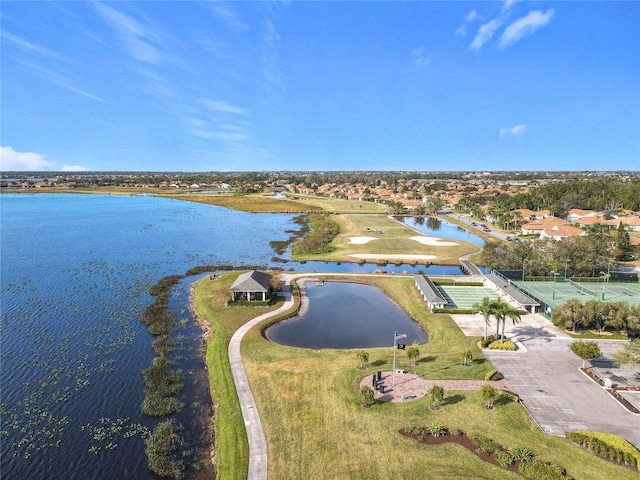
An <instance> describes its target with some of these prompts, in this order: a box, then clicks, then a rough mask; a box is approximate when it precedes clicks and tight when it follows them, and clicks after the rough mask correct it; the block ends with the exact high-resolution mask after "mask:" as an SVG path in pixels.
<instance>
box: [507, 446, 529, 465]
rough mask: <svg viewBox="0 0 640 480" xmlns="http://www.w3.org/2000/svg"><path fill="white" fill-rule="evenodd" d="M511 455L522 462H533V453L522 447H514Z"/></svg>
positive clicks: (510, 451)
mask: <svg viewBox="0 0 640 480" xmlns="http://www.w3.org/2000/svg"><path fill="white" fill-rule="evenodd" d="M509 453H510V454H511V455H512V456H513V458H515V459H516V460H519V461H521V462H530V461H531V460H533V452H532V451H531V450H529V449H528V448H527V447H523V446H522V445H514V446H513V447H511V448H510V449H509Z"/></svg>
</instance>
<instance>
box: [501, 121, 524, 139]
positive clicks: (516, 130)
mask: <svg viewBox="0 0 640 480" xmlns="http://www.w3.org/2000/svg"><path fill="white" fill-rule="evenodd" d="M526 130H527V126H526V125H524V124H520V125H516V126H515V127H511V128H501V129H500V130H499V132H498V133H499V134H500V138H503V137H517V136H520V135H522V134H524V132H525V131H526Z"/></svg>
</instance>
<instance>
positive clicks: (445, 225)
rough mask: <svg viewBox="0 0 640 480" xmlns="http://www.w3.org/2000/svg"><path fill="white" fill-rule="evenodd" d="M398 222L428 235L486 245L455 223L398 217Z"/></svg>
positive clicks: (437, 219)
mask: <svg viewBox="0 0 640 480" xmlns="http://www.w3.org/2000/svg"><path fill="white" fill-rule="evenodd" d="M398 220H400V221H401V222H403V223H405V224H406V225H408V226H410V227H413V228H415V229H416V230H419V231H420V232H422V233H426V234H427V235H432V236H434V237H441V238H449V239H451V240H464V241H466V242H471V243H475V244H476V245H484V240H483V239H482V238H480V237H478V236H476V235H473V234H472V233H470V232H469V231H468V230H465V229H464V228H462V227H459V226H458V225H456V224H454V223H450V222H447V221H446V220H442V219H440V218H436V217H426V218H419V217H398Z"/></svg>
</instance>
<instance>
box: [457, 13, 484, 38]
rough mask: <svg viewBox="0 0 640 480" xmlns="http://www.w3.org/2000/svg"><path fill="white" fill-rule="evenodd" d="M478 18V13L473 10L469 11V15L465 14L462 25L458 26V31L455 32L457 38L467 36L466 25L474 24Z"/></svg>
mask: <svg viewBox="0 0 640 480" xmlns="http://www.w3.org/2000/svg"><path fill="white" fill-rule="evenodd" d="M478 18H480V17H479V16H478V12H476V11H475V10H471V11H470V12H469V13H467V16H466V18H465V20H464V23H463V24H462V25H460V27H458V29H457V30H456V35H457V36H459V37H465V36H466V35H467V24H468V23H472V22H475V21H476V20H478Z"/></svg>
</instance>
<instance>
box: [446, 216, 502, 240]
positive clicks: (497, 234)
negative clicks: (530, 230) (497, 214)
mask: <svg viewBox="0 0 640 480" xmlns="http://www.w3.org/2000/svg"><path fill="white" fill-rule="evenodd" d="M442 213H443V214H444V215H447V216H449V217H451V218H455V219H456V220H458V221H459V222H462V223H464V225H465V228H466V229H467V230H469V231H470V232H471V233H475V232H476V231H477V232H482V233H485V234H486V235H489V236H491V237H494V238H496V239H498V240H506V239H507V237H510V236H511V237H512V236H513V234H508V233H503V232H500V231H496V230H494V229H493V225H489V228H490V229H491V231H490V232H484V231H483V229H482V228H483V227H481V226H480V224H481V223H485V222H483V221H481V220H472V219H470V218H469V217H468V216H464V215H458V214H457V213H452V212H442ZM471 222H475V223H476V224H477V225H471Z"/></svg>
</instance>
